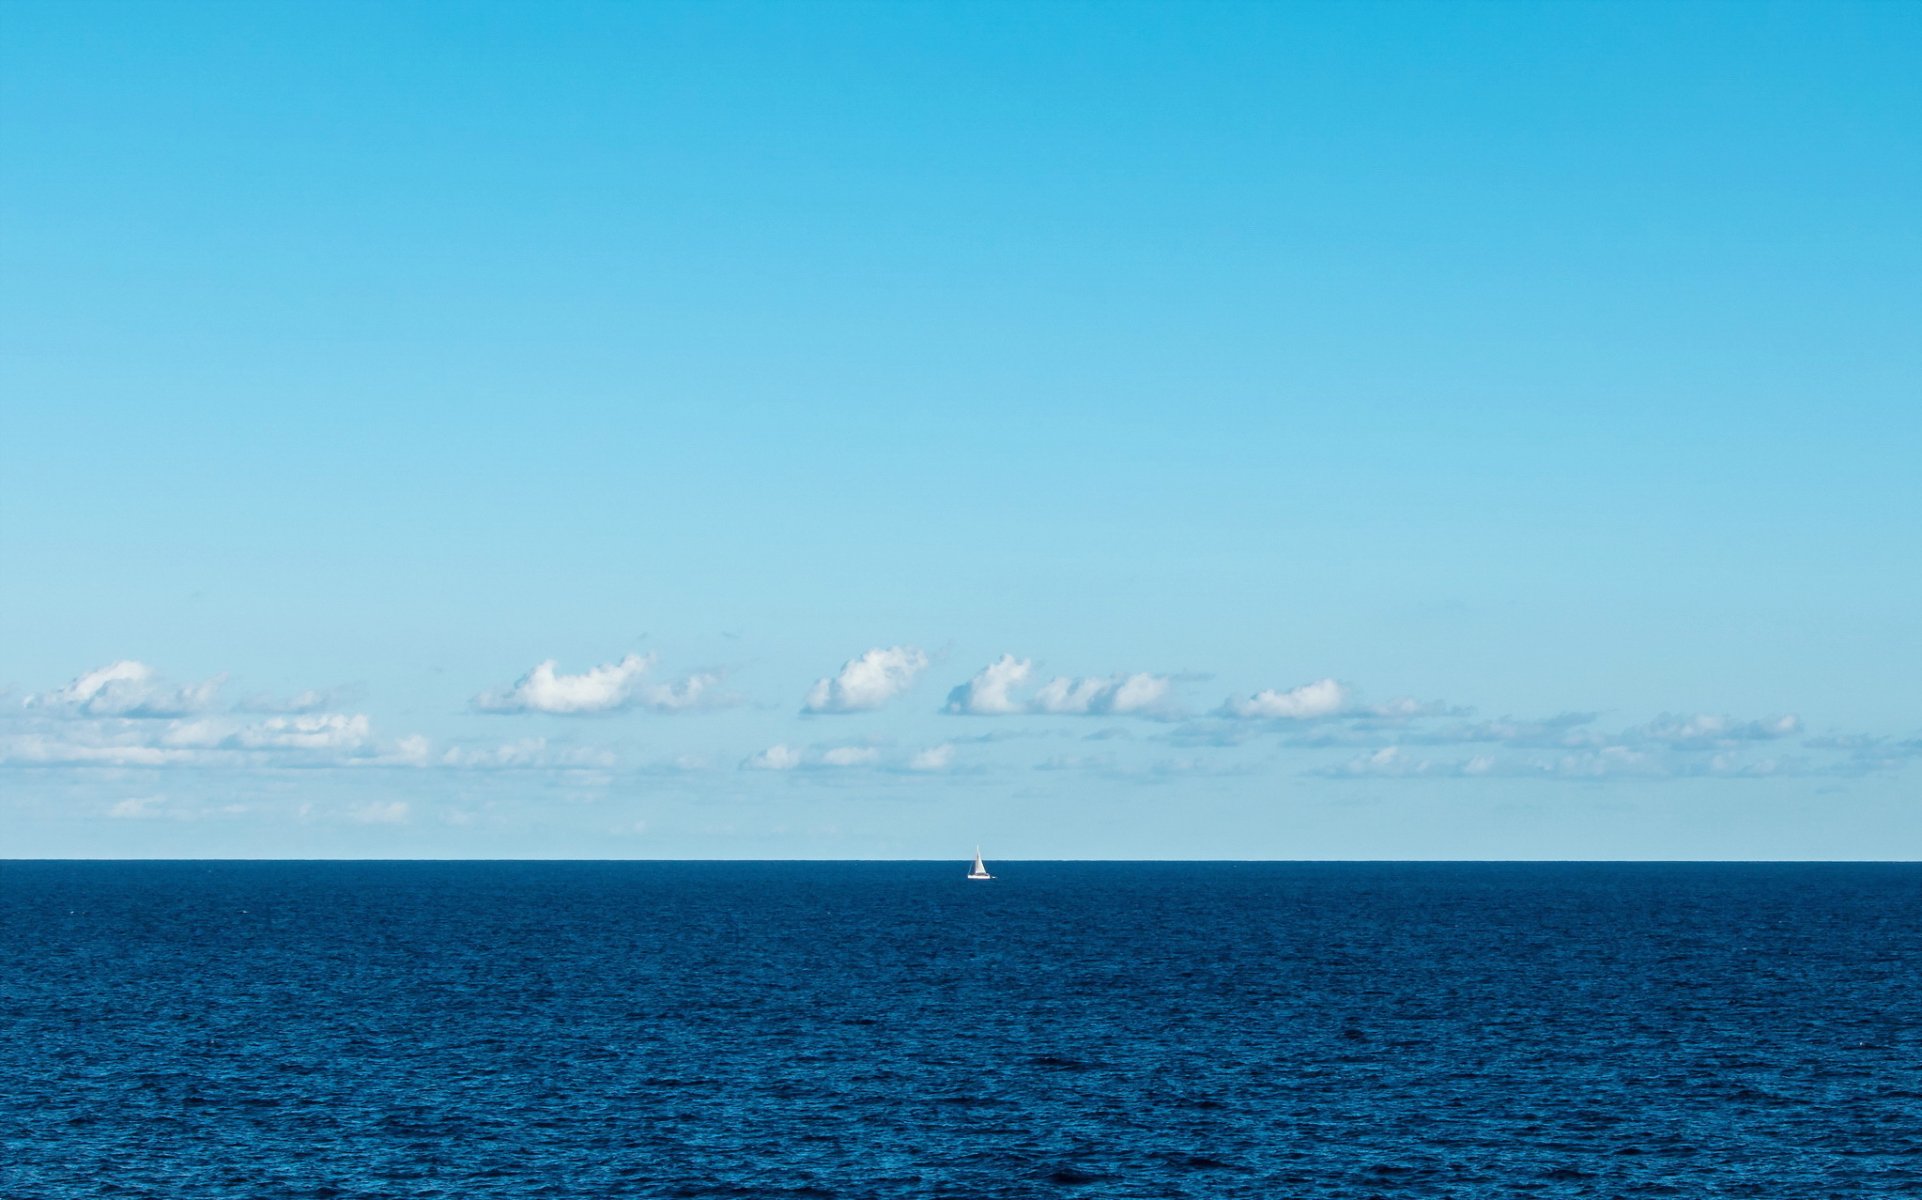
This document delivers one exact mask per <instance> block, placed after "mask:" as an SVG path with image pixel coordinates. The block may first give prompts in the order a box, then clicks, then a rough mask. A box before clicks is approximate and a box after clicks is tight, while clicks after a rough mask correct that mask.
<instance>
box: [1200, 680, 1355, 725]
mask: <svg viewBox="0 0 1922 1200" xmlns="http://www.w3.org/2000/svg"><path fill="white" fill-rule="evenodd" d="M1352 699H1353V696H1352V694H1351V693H1350V692H1349V690H1348V689H1347V688H1346V687H1344V686H1343V685H1342V684H1340V683H1339V682H1337V681H1335V680H1333V679H1317V680H1315V681H1314V682H1313V683H1304V684H1302V685H1301V686H1300V687H1294V688H1289V689H1288V690H1287V691H1277V690H1275V689H1274V688H1267V689H1265V690H1263V691H1259V692H1256V693H1255V694H1254V695H1252V696H1248V697H1244V698H1237V699H1232V700H1229V701H1228V702H1227V703H1226V704H1224V705H1223V706H1222V712H1223V714H1224V715H1227V716H1231V717H1248V718H1255V719H1261V718H1273V719H1281V720H1290V721H1308V720H1313V719H1314V718H1316V717H1332V716H1335V715H1336V714H1338V713H1341V712H1344V711H1346V710H1347V708H1348V707H1349V704H1350V702H1351V701H1352Z"/></svg>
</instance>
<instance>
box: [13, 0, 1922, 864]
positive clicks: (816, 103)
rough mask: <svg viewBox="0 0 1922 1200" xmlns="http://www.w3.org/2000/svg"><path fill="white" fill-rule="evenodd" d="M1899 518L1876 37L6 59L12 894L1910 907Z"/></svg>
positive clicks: (927, 16)
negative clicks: (1525, 874)
mask: <svg viewBox="0 0 1922 1200" xmlns="http://www.w3.org/2000/svg"><path fill="white" fill-rule="evenodd" d="M1919 462H1922V6H1917V5H1912V4H1894V3H1878V4H1819V5H1814V4H1811V5H1801V4H1761V3H1757V4H1675V5H1654V4H1647V5H1630V4H1619V5H1581V4H1561V3H1557V4H1535V5H1526V4H1518V3H1502V4H1485V5H1484V4H1458V5H1406V4H1393V5H1371V4H1342V5H1332V4H1331V5H1321V6H1312V5H1262V6H1257V5H1236V4H1225V3H1224V4H1166V5H1125V4H1103V5H1085V4H1075V5H1065V4H1064V5H1045V4H1032V3H1024V4H1005V5H995V4H963V3H954V4H942V5H928V4H869V5H833V4H825V3H806V4H698V5H666V4H654V5H642V4H611V5H580V4H558V3H544V4H522V5H478V4H458V5H423V4H368V5H348V4H328V5H320V4H309V5H274V4H222V5H212V6H201V5H186V4H158V3H140V4H127V5H101V4H88V3H60V4H33V3H21V2H16V3H10V4H7V5H5V6H0V687H4V688H5V689H6V691H5V693H4V695H0V856H8V855H11V856H32V855H43V854H44V855H99V856H120V855H166V856H180V855H274V856H279V855H317V856H320V855H402V856H466V855H475V856H503V855H562V856H669V857H682V856H710V855H713V856H768V857H785V856H827V857H872V856H908V857H935V856H953V857H964V856H965V854H966V853H967V852H968V851H970V850H972V848H973V846H974V844H975V843H976V842H977V841H979V842H981V843H983V844H984V846H985V848H986V849H987V850H988V852H989V856H990V858H991V859H993V858H994V857H996V856H1000V857H1003V858H1019V857H1243V856H1247V857H1278V858H1297V857H1301V858H1313V857H1384V858H1407V857H1415V858H1456V857H1469V858H1481V857H1556V858H1560V857H1656V858H1663V857H1695V858H1717V857H1737V858H1746V857H1904V858H1913V857H1917V856H1922V740H1918V739H1922V471H1918V469H1917V464H1918V463H1919ZM870 651H878V652H880V653H876V654H874V655H872V656H870V657H869V658H868V659H867V661H866V662H865V663H861V662H857V660H860V659H861V658H862V656H864V655H867V654H868V652H870ZM629 656H636V657H633V658H629ZM1003 656H1011V658H1009V659H1008V660H1006V661H1005V662H1003V665H1002V667H1001V668H1000V669H999V670H998V671H997V670H996V669H991V664H994V663H996V662H997V661H1001V660H1003ZM550 661H551V662H552V663H553V664H554V665H553V666H552V667H550V668H547V669H545V670H542V669H541V664H543V663H547V662H550ZM850 663H853V664H855V665H853V666H852V667H851V668H850V669H849V670H848V671H846V672H845V673H844V672H843V666H844V664H850ZM115 664H120V665H118V666H116V665H115ZM129 664H131V665H129ZM1023 664H1026V665H1025V668H1024V666H1023ZM597 668H599V670H598V671H597V670H596V669H597ZM821 680H826V681H827V682H826V683H824V684H821V685H820V686H819V688H818V689H817V687H816V684H817V681H821ZM1056 680H1059V682H1058V683H1057V682H1053V681H1056ZM970 681H972V683H971V682H970ZM1323 681H1332V682H1323ZM1404 700H1407V701H1411V702H1412V703H1400V702H1401V701H1404ZM810 702H812V704H811V708H812V709H813V710H815V711H809V709H810Z"/></svg>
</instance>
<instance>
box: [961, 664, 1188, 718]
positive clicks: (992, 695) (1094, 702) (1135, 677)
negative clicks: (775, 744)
mask: <svg viewBox="0 0 1922 1200" xmlns="http://www.w3.org/2000/svg"><path fill="white" fill-rule="evenodd" d="M1033 673H1034V663H1033V661H1032V660H1030V659H1025V658H1016V657H1015V656H1014V655H1012V654H1003V655H1002V656H1001V657H1000V658H997V659H996V660H994V661H993V662H991V663H989V664H988V665H987V666H985V667H983V668H981V670H980V671H979V672H977V673H976V674H975V676H974V678H972V679H970V680H968V681H967V682H966V683H964V684H962V685H961V686H959V687H957V688H955V689H954V690H953V691H951V692H949V693H948V702H947V704H946V706H944V708H943V710H942V711H944V712H947V713H951V714H955V715H960V716H973V717H988V716H997V717H998V716H1013V715H1015V714H1018V713H1038V714H1043V715H1049V716H1082V717H1094V716H1100V717H1111V716H1169V715H1172V712H1173V706H1172V704H1171V703H1170V701H1171V696H1172V692H1173V686H1174V681H1173V679H1171V678H1170V677H1169V676H1166V675H1150V674H1146V673H1137V674H1132V675H1105V676H1089V677H1086V678H1080V679H1076V678H1070V677H1068V676H1065V675H1063V676H1057V677H1055V678H1054V679H1051V680H1049V681H1048V682H1047V683H1045V684H1043V685H1042V686H1041V687H1040V689H1039V690H1038V691H1036V692H1035V694H1034V697H1033V698H1032V699H1024V698H1022V697H1019V696H1017V695H1015V694H1014V693H1015V689H1017V688H1019V687H1021V686H1022V685H1023V684H1025V683H1027V681H1028V679H1029V678H1030V677H1031V676H1032V675H1033Z"/></svg>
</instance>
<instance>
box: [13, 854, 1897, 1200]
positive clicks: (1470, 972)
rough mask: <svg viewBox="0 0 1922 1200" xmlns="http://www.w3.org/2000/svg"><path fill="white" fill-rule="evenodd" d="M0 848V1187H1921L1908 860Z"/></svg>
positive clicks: (61, 1192)
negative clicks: (718, 856) (979, 874)
mask: <svg viewBox="0 0 1922 1200" xmlns="http://www.w3.org/2000/svg"><path fill="white" fill-rule="evenodd" d="M964 869H965V864H961V863H935V864H929V863H863V864H855V863H824V864H797V863H726V864H722V863H540V864H536V863H18V862H15V863H4V864H0V1195H3V1196H5V1197H7V1200H29V1198H47V1200H75V1198H83V1197H98V1196H154V1197H193V1198H196V1200H198V1198H210V1200H218V1198H226V1197H248V1198H250V1200H251V1198H256V1197H283V1196H285V1197H299V1196H367V1197H374V1196H380V1197H493V1196H502V1197H505V1196H516V1197H518V1196H569V1197H574V1196H578V1197H601V1196H687V1197H695V1196H769V1197H776V1196H848V1197H862V1196H875V1197H894V1196H901V1197H911V1196H913V1197H918V1196H956V1197H1004V1196H1006V1197H1013V1196H1056V1195H1060V1196H1068V1195H1073V1196H1086V1197H1098V1196H1141V1197H1158V1198H1162V1197H1166V1198H1173V1197H1184V1196H1193V1197H1215V1196H1249V1197H1272V1198H1286V1197H1301V1198H1304V1200H1319V1198H1340V1197H1356V1198H1360V1197H1372V1196H1460V1197H1496V1196H1503V1197H1506V1196H1544V1197H1563V1196H1566V1197H1576V1196H1580V1197H1594V1196H1686V1197H1706V1196H1760V1197H1770V1198H1772V1200H1773V1198H1783V1197H1837V1198H1844V1197H1865V1196H1884V1195H1886V1196H1894V1195H1901V1194H1909V1195H1914V1194H1922V986H1918V985H1922V867H1916V866H1871V865H1864V866H1842V865H1794V866H1791V865H1779V866H1760V865H1713V866H1711V865H1471V864H1392V865H1391V864H1373V865H1370V864H1119V863H1105V864H1085V863H1004V864H1000V865H999V866H997V867H996V871H997V874H998V875H999V876H1000V877H999V878H998V879H996V880H995V881H994V882H992V883H986V884H976V883H967V882H965V881H963V880H962V879H961V874H962V872H963V870H964Z"/></svg>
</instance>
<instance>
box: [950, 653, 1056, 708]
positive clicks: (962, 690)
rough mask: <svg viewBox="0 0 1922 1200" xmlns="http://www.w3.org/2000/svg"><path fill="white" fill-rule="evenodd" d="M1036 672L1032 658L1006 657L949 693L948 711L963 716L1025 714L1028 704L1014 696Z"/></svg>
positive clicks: (1009, 655) (983, 668) (998, 659)
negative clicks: (1013, 693)
mask: <svg viewBox="0 0 1922 1200" xmlns="http://www.w3.org/2000/svg"><path fill="white" fill-rule="evenodd" d="M1033 671H1034V662H1033V661H1032V660H1031V659H1026V658H1016V657H1015V656H1014V655H1012V654H1003V655H1002V656H1001V657H1000V658H997V659H995V660H994V661H993V662H991V663H989V664H988V665H987V666H985V667H982V668H981V670H980V671H978V672H976V673H975V676H974V678H972V679H970V680H968V681H967V682H966V683H964V684H962V685H961V686H959V687H957V688H955V689H954V690H953V691H951V692H949V693H948V703H947V707H946V710H945V711H947V712H950V713H955V714H959V715H963V716H971V717H993V716H1005V715H1009V714H1013V713H1018V712H1026V711H1027V705H1026V704H1023V703H1022V702H1021V701H1018V700H1016V699H1015V698H1014V696H1013V695H1012V694H1011V693H1012V692H1013V691H1014V689H1015V688H1018V687H1020V686H1021V685H1022V684H1024V683H1026V682H1027V681H1028V676H1029V675H1030V674H1032V673H1033Z"/></svg>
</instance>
